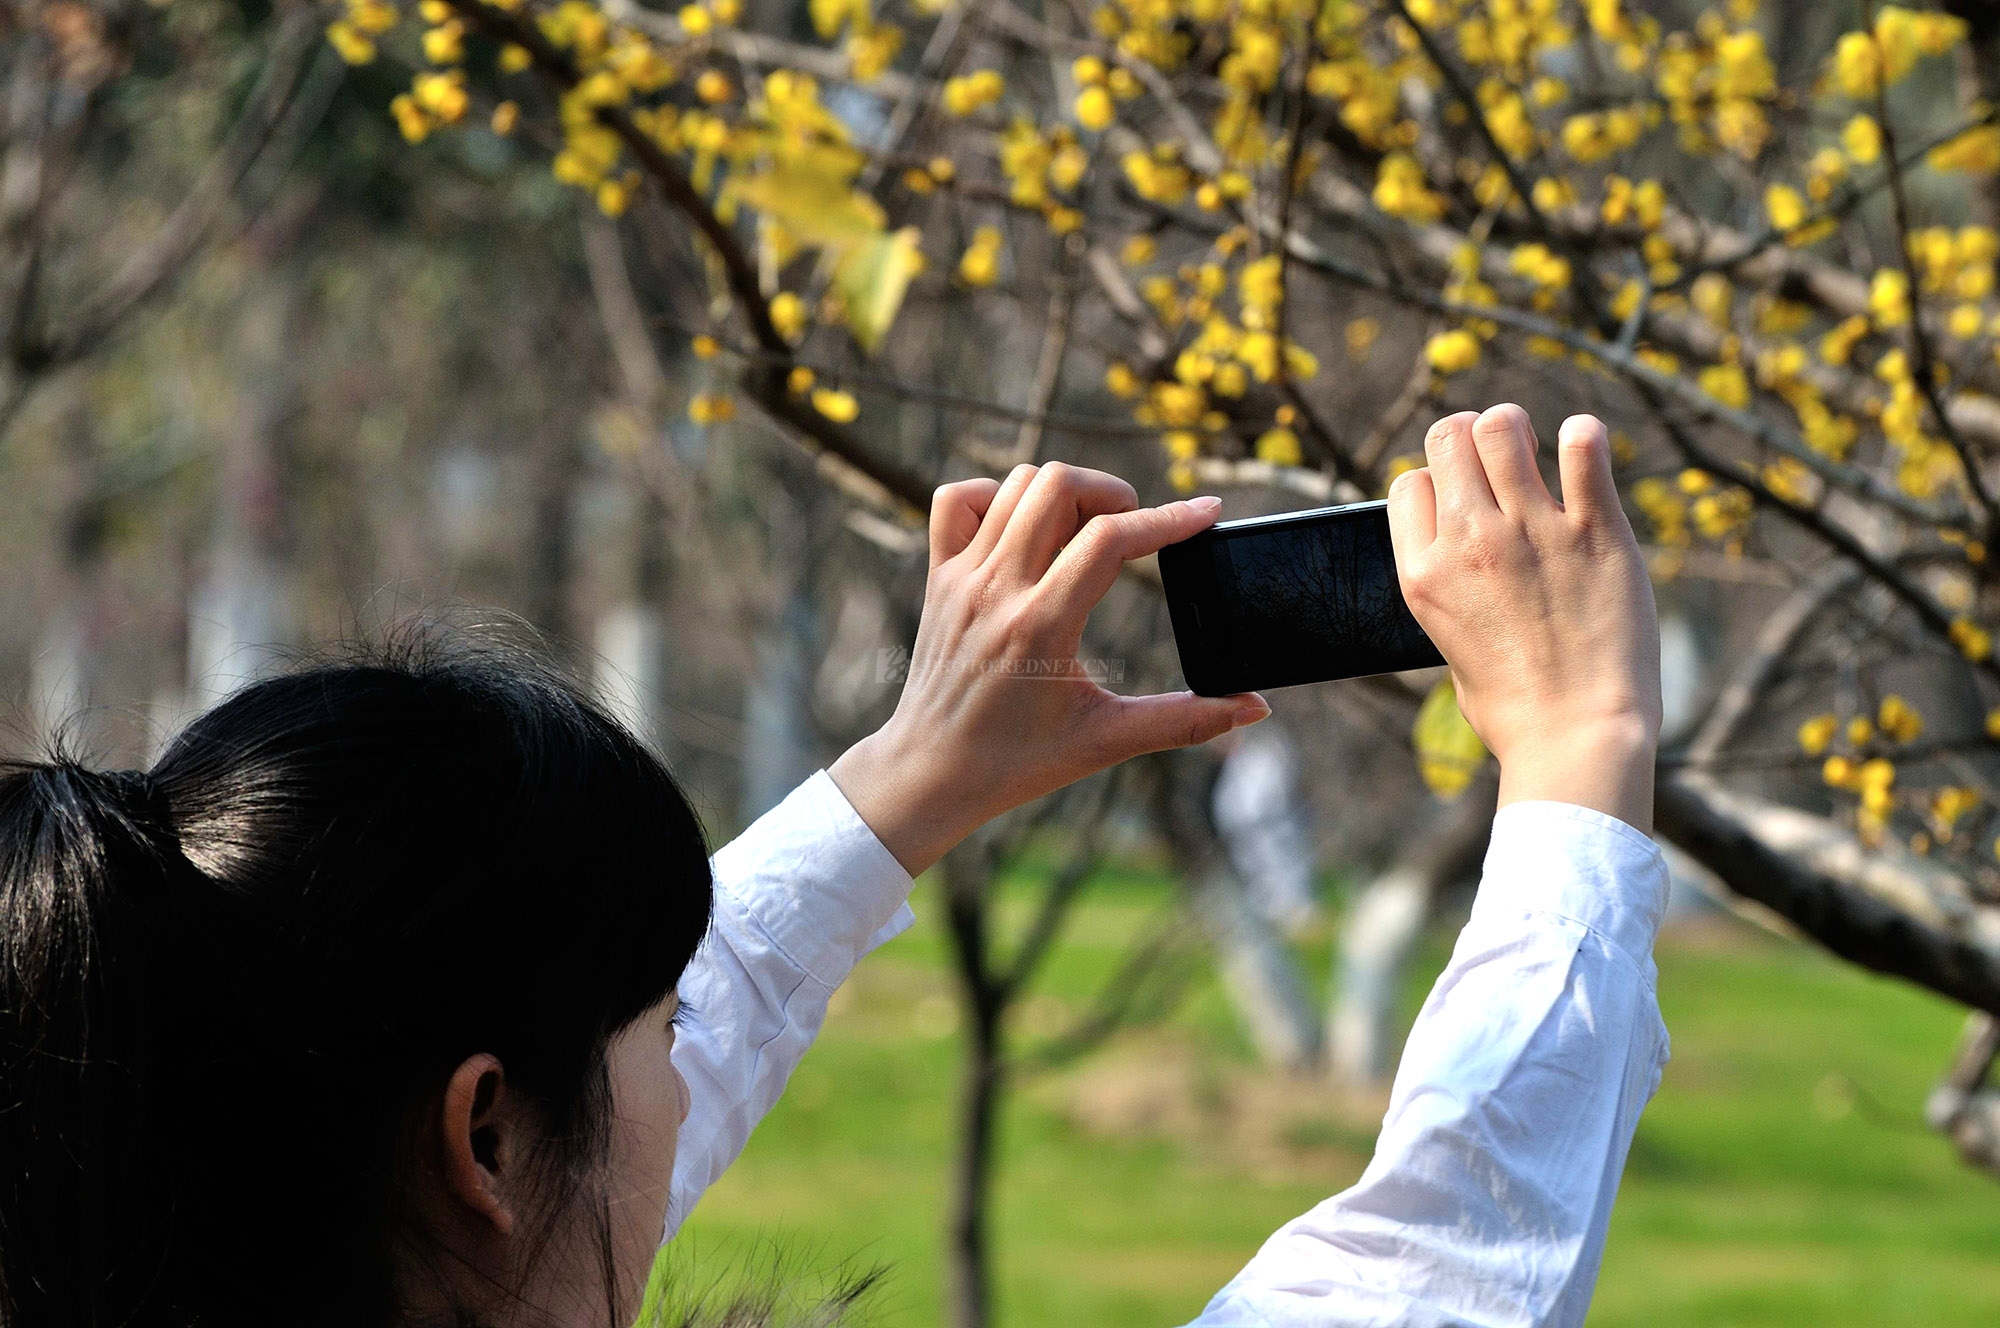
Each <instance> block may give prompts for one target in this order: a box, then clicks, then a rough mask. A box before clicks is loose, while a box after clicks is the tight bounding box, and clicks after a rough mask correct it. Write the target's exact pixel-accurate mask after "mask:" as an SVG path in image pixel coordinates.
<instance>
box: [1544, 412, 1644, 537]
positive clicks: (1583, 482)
mask: <svg viewBox="0 0 2000 1328" xmlns="http://www.w3.org/2000/svg"><path fill="white" fill-rule="evenodd" d="M1556 465H1557V467H1558V469H1559V470H1560V471H1561V474H1562V491H1563V507H1564V509H1565V510H1566V511H1567V512H1568V513H1569V515H1570V516H1571V518H1573V519H1574V520H1577V521H1580V522H1582V523H1583V524H1585V525H1597V524H1600V523H1608V524H1611V525H1613V526H1614V527H1615V526H1617V525H1624V524H1628V523H1627V522H1626V520H1625V509H1624V508H1623V507H1622V506H1620V505H1619V502H1618V482H1617V479H1616V478H1615V477H1614V476H1613V475H1612V473H1611V437H1610V435H1609V434H1608V433H1606V432H1605V428H1604V421H1602V420H1600V419H1598V418H1597V417H1596V416H1595V415H1572V416H1570V417H1569V418H1568V419H1566V420H1564V421H1563V423H1562V428H1561V430H1559V431H1558V432H1557V434H1556Z"/></svg>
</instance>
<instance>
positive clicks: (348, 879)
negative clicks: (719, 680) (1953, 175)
mask: <svg viewBox="0 0 2000 1328" xmlns="http://www.w3.org/2000/svg"><path fill="white" fill-rule="evenodd" d="M709 908H710V877H709V868H708V855H707V850H706V847H705V845H704V842H703V837H702V831H701V826H700V824H699V822H698V821H697V819H696V817H695V815H694V812H693V810H692V809H691V808H690V807H689V805H688V802H687V800H686V798H684V797H683V796H682V794H681V792H680V790H679V788H678V787H677V786H676V785H675V783H674V781H673V779H672V777H671V776H670V775H669V774H668V772H667V770H666V768H665V766H664V765H662V764H661V762H660V761H659V759H658V758H657V757H655V756H654V755H653V754H652V753H651V752H650V751H649V750H648V749H647V748H646V747H645V746H644V745H642V744H641V743H640V742H638V741H637V740H636V739H634V738H633V737H632V736H631V735H630V734H628V733H627V732H626V731H625V730H624V729H623V728H621V727H620V726H619V724H618V723H617V722H616V721H614V720H613V719H612V718H610V717H609V716H608V715H607V714H605V712H604V711H602V710H601V709H600V708H598V707H597V706H596V705H594V704H593V703H592V702H591V701H589V700H588V699H586V697H585V696H584V695H583V694H582V693H581V692H580V691H578V690H577V689H576V688H575V687H574V686H573V685H571V684H570V683H569V682H567V681H566V680H565V679H563V678H562V677H560V676H559V675H557V674H555V673H553V672H551V671H550V670H548V669H546V668H544V667H541V666H540V665H538V664H536V663H535V662H534V661H533V659H532V658H531V657H530V656H527V655H525V654H523V653H520V652H517V651H512V650H508V649H505V648H501V647H495V646H482V647H476V648H469V649H468V648H466V647H463V646H459V647H450V646H446V647H440V646H439V645H438V644H436V642H435V641H434V640H433V641H430V642H428V643H422V644H418V645H416V646H410V647H405V648H404V649H403V650H402V651H400V652H399V653H397V654H395V655H390V656H385V657H379V658H376V659H374V660H373V661H372V662H362V663H350V664H342V665H337V666H321V667H314V668H310V669H307V670H304V671H301V672H296V673H293V674H291V675H289V676H285V677H279V678H275V679H271V680H268V681H264V682H259V683H257V684H255V685H252V686H250V687H247V688H245V689H244V690H242V691H240V692H238V693H236V694H235V695H234V696H232V697H230V698H229V699H228V700H226V701H224V702H223V703H221V704H220V705H218V706H217V707H215V708H214V709H213V710H210V711H209V712H208V713H206V714H204V715H202V716H201V717H200V718H198V719H196V720H195V721H194V722H193V723H192V724H191V725H190V726H189V727H188V728H187V730H186V731H185V732H183V733H182V734H180V736H179V737H178V738H176V739H175V740H174V741H173V742H172V743H171V745H170V746H169V747H168V749H167V750H166V752H165V754H164V755H163V756H162V757H161V758H160V760H159V762H158V764H156V765H155V766H154V767H153V768H152V769H151V770H150V771H147V772H143V773H141V772H127V773H120V774H105V773H99V772H94V771H92V770H89V769H86V768H85V767H84V766H82V765H80V764H78V763H77V762H76V761H74V760H72V759H69V758H67V757H63V756H57V757H55V758H54V759H51V760H49V761H47V762H43V763H40V764H12V765H7V766H4V767H0V1325H5V1328H237V1325H249V1324H257V1325H260V1326H262V1325H269V1324H274V1323H283V1324H295V1325H318V1324H326V1325H335V1324H338V1325H341V1326H342V1328H372V1326H374V1325H386V1324H390V1323H393V1322H395V1320H396V1318H397V1316H398V1311H397V1296H398V1286H397V1268H398V1266H399V1262H407V1261H406V1260H404V1259H403V1251H404V1249H406V1248H407V1247H406V1246H404V1245H403V1244H402V1243H403V1242H405V1241H407V1240H411V1239H414V1238H415V1237H416V1235H418V1234H419V1233H417V1232H415V1230H414V1227H413V1222H414V1215H413V1214H412V1213H411V1212H410V1211H408V1207H407V1205H406V1202H405V1196H406V1195H407V1194H408V1193H410V1187H409V1185H408V1181H409V1179H410V1176H409V1172H408V1168H409V1167H411V1166H412V1165H415V1163H414V1162H413V1157H414V1155H415V1150H414V1141H415V1139H416V1132H417V1122H418V1121H419V1120H420V1119H423V1118H424V1116H425V1114H426V1112H427V1110H428V1109H429V1108H431V1107H434V1105H435V1104H436V1102H437V1101H438V1100H439V1094H440V1093H441V1091H442V1089H443V1087H444V1084H445V1081H446V1080H447V1079H448V1078H449V1076H450V1074H451V1072H452V1071H453V1069H454V1068H455V1067H457V1066H458V1065H459V1064H460V1063H462V1062H463V1061H464V1060H465V1059H466V1058H467V1057H469V1056H472V1055H476V1054H478V1053H482V1052H488V1053H491V1054H493V1055H495V1056H497V1057H498V1058H499V1059H500V1061H501V1063H502V1065H503V1066H504V1067H505V1073H506V1076H507V1082H508V1084H509V1086H510V1088H513V1089H516V1090H519V1091H522V1092H524V1093H525V1094H527V1095H528V1097H529V1100H530V1101H532V1102H534V1103H535V1104H536V1105H537V1106H538V1108H539V1109H540V1112H541V1114H542V1116H543V1118H544V1120H545V1121H546V1124H547V1127H548V1130H547V1138H548V1139H549V1140H550V1141H552V1142H551V1143H550V1145H549V1148H550V1150H551V1152H552V1155H551V1156H549V1157H547V1158H545V1159H542V1160H543V1161H545V1162H546V1163H547V1167H548V1170H547V1174H548V1175H549V1176H550V1177H551V1178H552V1180H551V1199H552V1201H555V1200H559V1201H561V1202H569V1201H572V1200H574V1199H575V1198H576V1197H577V1195H576V1190H577V1187H578V1186H579V1185H588V1184H589V1177H590V1175H591V1171H592V1165H593V1163H594V1162H595V1161H596V1160H597V1159H598V1156H599V1154H600V1153H601V1150H602V1146H603V1135H604V1126H605V1112H606V1097H607V1091H608V1090H607V1088H606V1075H605V1069H604V1056H605V1049H606V1044H607V1042H608V1040H609V1039H610V1038H611V1037H612V1036H613V1035H614V1034H616V1033H617V1032H618V1031H620V1030H621V1029H622V1028H624V1027H626V1026H627V1025H629V1024H631V1023H632V1021H633V1020H634V1019H636V1018H637V1017H638V1016H639V1015H640V1014H642V1013H643V1012H645V1011H647V1010H649V1009H651V1008H652V1007H654V1006H656V1005H658V1004H659V1003H660V1002H661V1001H663V1000H664V999H665V998H666V996H667V995H668V993H670V992H671V991H672V990H673V988H674V985H675V983H676V982H677V981H678V980H679V977H680V975H681V971H682V970H683V969H684V968H685V967H686V965H687V963H688V961H689V959H690V958H691V956H692V955H693V953H694V950H695V947H696V945H697V944H698V943H699V942H700V940H701V938H702V936H703V935H704V934H705V932H706V931H707V928H708V922H709ZM585 1197H588V1196H585Z"/></svg>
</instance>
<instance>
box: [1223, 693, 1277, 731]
mask: <svg viewBox="0 0 2000 1328" xmlns="http://www.w3.org/2000/svg"><path fill="white" fill-rule="evenodd" d="M1270 713H1271V707H1270V705H1269V703H1268V702H1266V701H1265V700H1264V698H1263V697H1261V696H1253V697H1251V698H1250V699H1249V700H1248V701H1245V702H1244V703H1243V704H1242V705H1240V706H1237V707H1236V713H1235V714H1233V715H1231V716H1230V717H1229V727H1230V728H1232V729H1240V728H1242V727H1243V726H1244V725H1246V724H1255V723H1256V722H1257V721H1258V720H1260V719H1262V718H1264V716H1266V715H1268V714H1270Z"/></svg>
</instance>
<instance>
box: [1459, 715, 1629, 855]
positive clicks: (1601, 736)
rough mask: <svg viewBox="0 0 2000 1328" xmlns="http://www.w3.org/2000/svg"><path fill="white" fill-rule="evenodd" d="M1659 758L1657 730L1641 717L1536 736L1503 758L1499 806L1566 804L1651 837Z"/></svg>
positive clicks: (1607, 720)
mask: <svg viewBox="0 0 2000 1328" xmlns="http://www.w3.org/2000/svg"><path fill="white" fill-rule="evenodd" d="M1658 752H1659V738H1658V732H1657V729H1656V728H1655V727H1654V726H1653V725H1652V724H1650V723H1648V722H1647V720H1646V719H1645V718H1644V717H1643V716H1641V715H1638V714H1631V715H1616V716H1611V717H1608V718H1605V719H1601V720H1596V721H1592V722H1588V723H1584V724H1575V725H1567V726H1565V727H1564V728H1563V729H1562V730H1561V731H1560V732H1558V733H1549V734H1541V735H1536V736H1535V737H1533V738H1530V739H1528V740H1526V741H1524V742H1521V743H1519V744H1517V745H1516V748H1515V749H1514V750H1510V751H1509V752H1508V753H1507V754H1506V755H1505V756H1503V757H1502V758H1501V761H1500V797H1499V805H1500V806H1502V807H1505V806H1507V805H1508V804H1510V803H1515V802H1566V803H1571V804H1573V805H1575V806H1579V807H1588V808H1590V809H1591V810H1593V811H1599V812H1603V813H1604V814H1605V815H1607V816H1615V817H1617V818H1618V819H1619V820H1621V821H1624V822H1625V823H1627V824H1628V825H1631V826H1632V827H1633V828H1635V829H1637V830H1640V831H1642V832H1644V833H1646V834H1651V833H1652V830H1653V774H1654V764H1655V762H1656V760H1657V759H1658Z"/></svg>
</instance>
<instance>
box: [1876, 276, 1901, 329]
mask: <svg viewBox="0 0 2000 1328" xmlns="http://www.w3.org/2000/svg"><path fill="white" fill-rule="evenodd" d="M1868 308H1869V311H1870V312H1872V313H1873V314H1874V315H1875V322H1876V324H1877V326H1880V327H1901V326H1902V325H1903V324H1905V323H1907V322H1909V321H1910V279H1909V278H1908V277H1907V276H1905V275H1904V274H1903V271H1902V269H1901V268H1883V269H1882V270H1881V271H1879V272H1877V273H1876V274H1875V277H1874V279H1873V280H1872V281H1871V282H1870V283H1869V285H1868Z"/></svg>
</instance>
